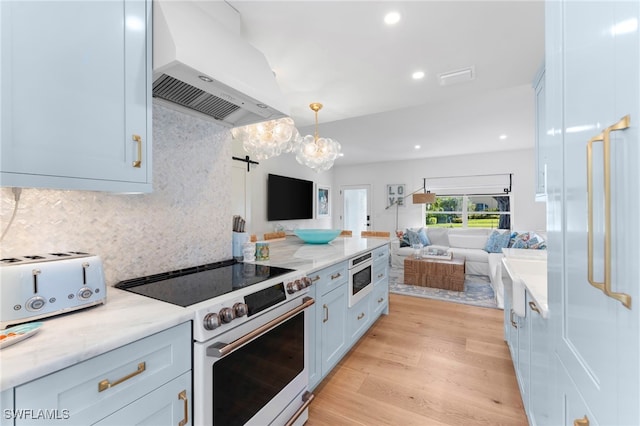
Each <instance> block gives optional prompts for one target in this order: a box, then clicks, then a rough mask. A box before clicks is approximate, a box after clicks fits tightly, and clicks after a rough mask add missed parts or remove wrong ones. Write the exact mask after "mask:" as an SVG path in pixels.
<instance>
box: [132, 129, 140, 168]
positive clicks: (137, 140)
mask: <svg viewBox="0 0 640 426" xmlns="http://www.w3.org/2000/svg"><path fill="white" fill-rule="evenodd" d="M132 139H133V141H134V142H136V143H137V144H138V159H137V160H136V161H134V162H133V167H136V168H140V167H142V138H141V137H140V135H133V136H132Z"/></svg>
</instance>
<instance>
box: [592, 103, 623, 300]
mask: <svg viewBox="0 0 640 426" xmlns="http://www.w3.org/2000/svg"><path fill="white" fill-rule="evenodd" d="M630 121H631V118H630V116H629V115H626V116H624V117H622V118H621V119H620V120H619V121H618V122H617V123H615V124H613V125H611V126H609V127H607V128H606V129H605V130H604V131H603V132H602V133H600V134H599V135H598V136H595V137H593V138H591V139H590V140H589V142H588V143H587V214H588V216H587V217H588V219H587V264H588V269H587V279H588V281H589V283H590V284H591V285H592V286H594V287H595V288H597V289H598V290H601V291H602V292H603V293H604V294H605V295H606V296H608V297H611V298H612V299H615V300H617V301H618V302H620V303H622V305H623V306H624V307H625V308H627V309H631V296H630V295H628V294H626V293H616V292H615V291H613V290H612V288H611V235H612V233H611V137H610V135H611V132H616V131H619V130H624V129H628V128H629V126H630ZM594 142H602V145H603V169H604V281H603V282H596V281H595V280H594V278H593V263H594V260H593V234H594V229H593V228H594V227H593V156H592V149H593V144H594Z"/></svg>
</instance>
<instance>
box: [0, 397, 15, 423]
mask: <svg viewBox="0 0 640 426" xmlns="http://www.w3.org/2000/svg"><path fill="white" fill-rule="evenodd" d="M0 409H1V410H0V412H1V413H2V417H1V418H0V426H11V425H13V415H12V414H13V389H6V390H3V391H2V393H0Z"/></svg>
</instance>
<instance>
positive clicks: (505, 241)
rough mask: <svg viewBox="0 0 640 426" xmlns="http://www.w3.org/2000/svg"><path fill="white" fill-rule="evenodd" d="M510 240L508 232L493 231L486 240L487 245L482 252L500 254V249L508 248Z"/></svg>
mask: <svg viewBox="0 0 640 426" xmlns="http://www.w3.org/2000/svg"><path fill="white" fill-rule="evenodd" d="M510 239H511V233H510V232H499V231H493V232H492V233H491V235H489V239H488V240H487V245H486V246H485V247H484V250H485V251H486V252H487V253H502V249H503V248H506V247H508V246H509V241H510Z"/></svg>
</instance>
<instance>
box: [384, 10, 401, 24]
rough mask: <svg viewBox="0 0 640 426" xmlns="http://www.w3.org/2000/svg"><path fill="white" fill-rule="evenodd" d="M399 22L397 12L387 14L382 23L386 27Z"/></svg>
mask: <svg viewBox="0 0 640 426" xmlns="http://www.w3.org/2000/svg"><path fill="white" fill-rule="evenodd" d="M398 22H400V14H399V13H398V12H395V11H394V12H389V13H387V14H386V15H384V23H385V24H387V25H395V24H397V23H398Z"/></svg>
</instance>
